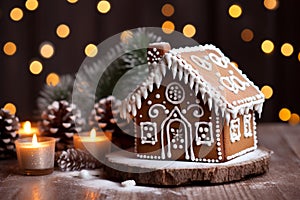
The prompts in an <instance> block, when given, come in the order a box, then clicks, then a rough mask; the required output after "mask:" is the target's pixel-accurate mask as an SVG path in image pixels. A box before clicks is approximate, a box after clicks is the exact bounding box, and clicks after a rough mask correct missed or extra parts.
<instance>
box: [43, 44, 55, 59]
mask: <svg viewBox="0 0 300 200" xmlns="http://www.w3.org/2000/svg"><path fill="white" fill-rule="evenodd" d="M40 54H41V56H43V57H44V58H51V57H52V56H53V54H54V47H53V44H51V43H50V42H44V43H42V44H41V45H40Z"/></svg>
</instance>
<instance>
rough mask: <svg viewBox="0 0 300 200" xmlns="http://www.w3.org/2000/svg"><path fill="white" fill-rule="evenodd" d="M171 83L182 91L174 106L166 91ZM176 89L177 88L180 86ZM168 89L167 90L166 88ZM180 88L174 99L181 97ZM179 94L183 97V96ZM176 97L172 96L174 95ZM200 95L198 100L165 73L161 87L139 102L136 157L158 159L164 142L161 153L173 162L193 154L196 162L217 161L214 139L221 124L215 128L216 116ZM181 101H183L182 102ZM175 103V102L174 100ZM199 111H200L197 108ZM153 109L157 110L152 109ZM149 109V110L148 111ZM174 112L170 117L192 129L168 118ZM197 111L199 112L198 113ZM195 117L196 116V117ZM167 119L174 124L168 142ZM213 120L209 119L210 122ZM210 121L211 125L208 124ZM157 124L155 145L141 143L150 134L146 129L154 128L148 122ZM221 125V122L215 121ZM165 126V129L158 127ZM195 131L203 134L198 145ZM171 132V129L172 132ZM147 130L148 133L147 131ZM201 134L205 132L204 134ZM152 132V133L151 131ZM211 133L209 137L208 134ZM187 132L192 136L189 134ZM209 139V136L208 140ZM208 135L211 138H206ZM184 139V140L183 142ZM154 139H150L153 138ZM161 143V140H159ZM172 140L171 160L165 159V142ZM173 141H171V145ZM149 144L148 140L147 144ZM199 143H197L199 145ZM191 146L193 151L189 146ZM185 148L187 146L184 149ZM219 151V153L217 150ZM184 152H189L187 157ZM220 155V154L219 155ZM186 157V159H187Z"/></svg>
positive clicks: (185, 86)
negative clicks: (139, 155) (163, 152)
mask: <svg viewBox="0 0 300 200" xmlns="http://www.w3.org/2000/svg"><path fill="white" fill-rule="evenodd" d="M170 83H174V87H176V86H177V84H179V85H180V86H181V87H182V88H181V89H182V91H181V95H182V96H181V97H184V99H182V100H180V101H177V102H180V103H178V104H177V103H174V101H173V100H174V99H173V100H171V101H173V103H172V102H170V96H171V97H173V96H172V95H170V94H169V93H168V91H169V89H170V88H171V87H172V86H169V84H170ZM180 86H178V87H180ZM168 88H169V89H168ZM166 90H168V91H167V95H169V99H168V97H167V96H166ZM179 91H180V89H179V90H177V94H176V95H177V100H178V99H179V97H180V94H179V93H180V92H179ZM182 92H183V93H184V94H182ZM174 95H175V94H174ZM200 95H201V94H198V97H196V96H195V93H194V91H193V90H191V89H190V87H189V86H188V85H186V84H184V83H183V81H179V80H178V78H175V80H174V79H173V77H172V76H171V73H169V72H167V75H166V77H165V78H164V80H163V81H162V84H161V86H160V88H157V87H156V86H154V89H153V91H152V92H151V93H149V96H148V97H147V99H143V100H142V107H141V109H140V110H138V112H137V115H136V117H135V122H136V133H137V134H136V136H137V137H136V151H137V153H139V154H145V155H149V156H148V157H147V156H146V158H150V159H151V158H152V159H161V157H160V156H161V155H162V152H161V148H162V146H161V142H163V143H164V147H165V148H164V151H165V156H166V159H172V160H173V159H175V160H190V159H191V158H192V154H194V156H195V159H197V160H199V159H200V158H201V159H203V158H205V159H218V157H219V156H220V153H218V150H217V148H218V147H219V149H220V148H221V145H219V146H217V145H216V144H217V138H216V135H215V133H216V127H218V130H219V132H220V131H221V130H222V129H221V125H219V124H218V125H217V124H216V122H218V121H217V120H216V119H215V118H216V116H215V115H214V114H212V112H210V111H209V109H208V106H207V105H204V102H203V101H202V100H201V97H200ZM181 101H182V102H181ZM175 102H176V101H175ZM196 105H198V106H200V107H201V108H199V107H198V106H196ZM153 107H155V108H156V111H155V109H153ZM151 108H152V109H151ZM151 111H153V114H155V112H157V116H156V115H155V117H150V116H149V114H151V113H152V112H151ZM172 112H173V114H175V115H177V118H180V119H182V118H186V120H187V121H188V122H189V123H190V125H191V128H190V129H189V128H188V124H186V125H185V124H184V123H182V122H179V121H176V117H170V114H171V113H172ZM197 112H198V113H197ZM197 114H199V115H201V117H197ZM195 115H196V117H195ZM168 117H169V121H173V123H171V125H170V126H169V129H170V131H169V133H170V134H169V135H170V139H168V134H166V132H167V129H168V127H167V125H166V124H167V122H166V121H168V120H166V119H167V118H168ZM211 119H212V120H211ZM164 121H165V122H166V123H165V126H162V123H163V122H164ZM210 121H211V124H210V125H209V124H207V123H209V122H210ZM149 122H150V123H156V130H157V133H158V134H157V141H156V142H155V143H153V144H152V143H144V144H142V140H143V139H142V138H141V137H145V135H146V134H147V133H149V129H155V128H154V127H151V126H150V125H149V126H148V123H149ZM218 123H221V120H220V121H219V122H218ZM146 126H147V130H146V131H143V128H145V127H146ZM161 127H164V128H161ZM197 128H198V130H197V131H198V133H200V130H202V134H203V133H206V134H205V135H203V136H205V137H202V141H201V142H202V143H203V142H204V143H205V144H200V145H199V140H198V145H197V141H196V140H197V139H196V138H198V137H197V135H196V129H197ZM206 128H210V130H211V132H210V131H208V132H205V130H207V129H206ZM172 129H173V130H174V131H173V132H172ZM147 131H148V132H147ZM176 131H178V133H179V134H178V135H180V134H182V135H181V136H182V137H181V138H180V137H178V135H176V133H175V132H176ZM203 131H204V132H203ZM150 132H151V131H150ZM209 132H210V133H211V134H210V133H209ZM162 133H163V134H164V136H163V137H161V134H162ZM190 133H192V134H191V135H190ZM202 134H198V136H200V137H201V136H202ZM218 135H219V140H220V141H219V142H220V143H221V137H222V134H221V133H219V134H218ZM207 136H208V137H207ZM209 136H211V137H209ZM182 138H183V139H184V141H183V140H182ZM152 139H153V138H152ZM162 140H163V141H162ZM168 140H169V141H171V142H170V143H171V154H172V155H171V158H169V157H168V142H167V141H168ZM172 141H173V142H172ZM148 142H150V141H148ZM201 142H200V143H201ZM191 145H192V149H193V150H191V148H190V146H191ZM186 146H187V147H186ZM219 151H220V150H219ZM185 152H188V153H187V154H186V153H185ZM221 154H222V153H221ZM187 155H188V157H186V156H187Z"/></svg>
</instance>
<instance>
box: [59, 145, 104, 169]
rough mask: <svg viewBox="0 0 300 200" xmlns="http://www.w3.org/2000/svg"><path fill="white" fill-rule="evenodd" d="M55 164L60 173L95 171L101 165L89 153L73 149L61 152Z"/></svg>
mask: <svg viewBox="0 0 300 200" xmlns="http://www.w3.org/2000/svg"><path fill="white" fill-rule="evenodd" d="M57 164H58V167H59V168H60V170H62V171H76V170H81V169H95V168H99V167H100V166H101V163H100V162H99V161H98V160H97V159H96V158H94V157H93V156H92V155H90V154H89V153H87V152H85V151H83V150H80V149H73V148H71V149H68V150H66V151H63V152H62V153H61V154H60V156H59V158H58V160H57Z"/></svg>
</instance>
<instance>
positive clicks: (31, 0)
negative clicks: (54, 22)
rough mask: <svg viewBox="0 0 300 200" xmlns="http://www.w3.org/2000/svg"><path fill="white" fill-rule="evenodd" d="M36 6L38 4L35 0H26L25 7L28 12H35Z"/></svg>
mask: <svg viewBox="0 0 300 200" xmlns="http://www.w3.org/2000/svg"><path fill="white" fill-rule="evenodd" d="M38 6H39V2H38V1H37V0H27V1H26V2H25V7H26V8H27V9H28V10H30V11H33V10H36V9H37V7H38Z"/></svg>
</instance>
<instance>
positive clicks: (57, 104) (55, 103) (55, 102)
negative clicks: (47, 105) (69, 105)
mask: <svg viewBox="0 0 300 200" xmlns="http://www.w3.org/2000/svg"><path fill="white" fill-rule="evenodd" d="M52 108H54V110H58V109H59V103H58V101H54V102H53V103H52Z"/></svg>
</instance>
